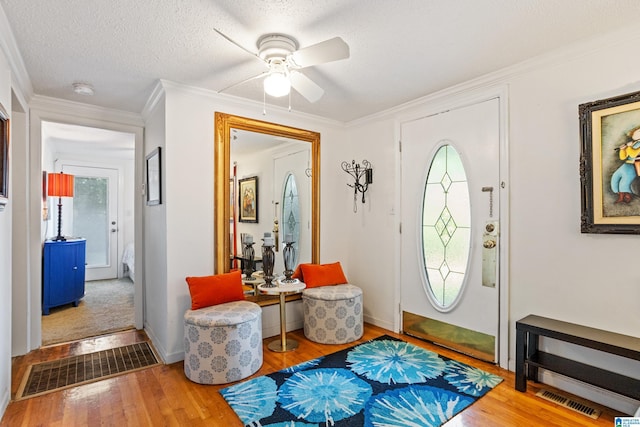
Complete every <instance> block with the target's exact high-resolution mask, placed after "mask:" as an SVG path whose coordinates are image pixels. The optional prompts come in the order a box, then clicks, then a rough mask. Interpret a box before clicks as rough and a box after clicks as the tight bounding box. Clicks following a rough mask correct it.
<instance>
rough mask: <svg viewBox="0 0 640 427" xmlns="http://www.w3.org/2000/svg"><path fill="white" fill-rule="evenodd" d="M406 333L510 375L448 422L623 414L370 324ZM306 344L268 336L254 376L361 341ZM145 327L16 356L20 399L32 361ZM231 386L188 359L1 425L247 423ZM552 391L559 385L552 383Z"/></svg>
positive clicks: (126, 337) (100, 385) (46, 402)
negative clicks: (192, 376)
mask: <svg viewBox="0 0 640 427" xmlns="http://www.w3.org/2000/svg"><path fill="white" fill-rule="evenodd" d="M385 334H387V335H391V336H395V337H398V338H401V339H403V340H405V341H407V342H410V343H413V344H415V345H418V346H420V347H423V348H425V349H428V350H431V351H434V352H437V353H439V354H441V355H443V356H446V357H449V358H452V359H456V360H459V361H461V362H464V363H467V364H469V365H472V366H475V367H478V368H480V369H483V370H485V371H488V372H491V373H494V374H497V375H500V376H502V377H503V378H504V379H505V380H504V381H503V382H502V383H501V384H499V385H498V386H497V387H496V388H495V389H494V390H492V391H490V392H489V393H488V394H487V395H486V396H484V397H483V398H481V399H480V400H478V401H477V402H476V403H474V404H473V405H471V406H470V407H469V408H467V409H465V410H464V411H462V412H461V413H460V414H458V415H457V416H455V417H454V418H453V419H451V420H450V421H449V422H448V423H446V424H445V426H448V427H462V426H465V427H471V426H473V427H475V426H477V427H486V426H501V427H509V426H513V427H516V426H517V427H522V426H528V427H530V426H544V427H549V426H572V427H573V426H603V427H604V426H606V427H611V426H613V425H614V417H615V416H616V415H621V414H616V413H615V411H613V410H611V409H608V408H605V407H601V406H599V405H595V407H596V408H598V409H600V410H602V414H601V415H600V417H599V418H598V419H597V420H593V419H591V418H589V417H587V416H585V415H583V414H580V413H577V412H575V411H572V410H570V409H567V408H564V407H562V406H560V405H557V404H555V403H552V402H549V401H547V400H544V399H541V398H539V397H537V396H536V395H535V394H536V392H537V391H538V390H539V389H541V388H542V387H543V385H542V384H537V383H533V382H529V387H528V390H527V392H526V393H520V392H518V391H516V390H515V389H514V375H513V373H512V372H509V371H506V370H504V369H501V368H499V367H497V366H495V365H493V364H490V363H486V362H481V361H479V360H477V359H473V358H471V357H467V356H464V355H461V354H459V353H455V352H453V351H450V350H447V349H445V348H442V347H439V346H436V345H433V344H430V343H427V342H424V341H422V340H419V339H416V338H412V337H409V336H406V335H400V334H394V333H392V332H390V331H388V330H386V329H382V328H379V327H376V326H372V325H369V324H365V330H364V336H363V337H362V338H361V339H360V340H359V341H357V342H356V343H359V342H364V341H367V340H370V339H373V338H376V337H379V336H381V335H385ZM289 335H290V336H291V337H292V338H294V339H296V340H297V341H298V342H299V343H300V346H299V348H298V349H297V350H295V351H292V352H289V353H275V352H272V351H269V350H268V349H267V346H266V344H267V343H268V342H270V341H271V340H273V339H274V338H267V339H265V340H264V342H263V345H264V364H263V366H262V368H260V370H259V371H258V372H257V373H256V374H254V376H260V375H264V374H268V373H271V372H274V371H278V370H280V369H283V368H286V367H289V366H292V365H295V364H298V363H301V362H304V361H307V360H310V359H313V358H316V357H319V356H322V355H325V354H330V353H333V352H335V351H338V350H341V349H343V348H347V347H350V346H352V345H354V344H356V343H350V344H343V345H323V344H318V343H314V342H311V341H309V340H307V339H306V338H305V337H304V333H303V331H302V330H296V331H292V332H290V333H289ZM148 340H149V339H148V337H147V335H146V334H145V333H144V332H143V331H127V332H121V333H117V334H113V335H108V336H103V337H96V338H92V339H87V340H82V341H77V342H73V343H67V344H63V345H59V346H50V347H44V348H42V349H39V350H37V351H33V352H31V353H29V354H27V355H25V356H20V357H16V358H14V360H13V365H12V397H14V396H15V393H16V392H17V390H18V386H19V384H20V382H21V380H22V378H23V376H24V374H25V372H26V370H27V367H28V366H29V365H30V364H32V363H37V362H42V361H47V360H53V359H56V358H62V357H67V356H70V355H77V354H85V353H90V352H95V351H100V350H104V349H108V348H113V347H119V346H123V345H128V344H132V343H136V342H141V341H148ZM225 386H226V385H220V386H213V385H208V386H207V385H200V384H195V383H193V382H191V381H189V380H188V379H187V378H186V377H185V375H184V370H183V364H182V362H178V363H173V364H169V365H159V366H155V367H152V368H148V369H145V370H141V371H136V372H132V373H128V374H124V375H121V376H117V377H113V378H109V379H106V380H102V381H99V382H95V383H92V384H87V385H82V386H78V387H74V388H69V389H66V390H62V391H56V392H52V393H49V394H46V395H43V396H39V397H33V398H30V399H24V400H20V401H12V402H11V403H10V404H9V406H8V408H7V410H6V412H5V414H4V416H3V418H2V421H1V422H0V426H2V427H20V426H23V427H27V426H60V427H73V426H83V427H84V426H88V425H102V426H117V427H124V426H136V427H139V426H154V427H155V426H220V427H241V426H242V423H241V422H240V420H239V419H238V417H237V416H236V415H235V413H234V412H233V411H232V409H231V408H230V407H229V406H228V405H227V403H226V402H225V400H224V399H223V398H222V396H221V395H220V394H219V393H218V390H219V389H220V388H223V387H225ZM544 388H547V389H550V390H552V391H557V390H554V389H553V388H551V387H547V386H544Z"/></svg>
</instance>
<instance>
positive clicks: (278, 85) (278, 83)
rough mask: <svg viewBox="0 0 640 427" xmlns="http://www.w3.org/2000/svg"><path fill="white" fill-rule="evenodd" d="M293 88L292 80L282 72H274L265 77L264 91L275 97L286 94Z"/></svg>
mask: <svg viewBox="0 0 640 427" xmlns="http://www.w3.org/2000/svg"><path fill="white" fill-rule="evenodd" d="M290 90H291V81H289V78H288V77H287V76H286V75H285V74H284V73H280V72H272V73H271V74H269V75H268V76H267V77H266V78H265V79H264V91H265V92H267V94H269V95H271V96H273V97H276V98H278V97H281V96H285V95H287V94H288V93H289V91H290Z"/></svg>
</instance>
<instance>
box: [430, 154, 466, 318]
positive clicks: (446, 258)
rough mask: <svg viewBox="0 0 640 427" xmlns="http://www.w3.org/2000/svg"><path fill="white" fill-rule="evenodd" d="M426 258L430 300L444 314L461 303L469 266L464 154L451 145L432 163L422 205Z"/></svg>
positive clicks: (436, 156) (435, 156) (436, 155)
mask: <svg viewBox="0 0 640 427" xmlns="http://www.w3.org/2000/svg"><path fill="white" fill-rule="evenodd" d="M421 228H422V236H421V238H422V256H423V261H424V269H425V274H426V278H427V284H428V287H427V288H428V289H427V293H428V295H429V300H430V301H431V302H432V303H433V304H434V306H435V307H436V308H437V309H439V310H442V311H446V310H450V309H451V308H453V307H454V306H455V303H456V302H457V301H458V300H459V299H460V296H461V295H462V291H463V287H464V283H465V281H464V278H465V274H466V271H467V266H468V263H469V253H470V244H471V204H470V199H469V186H468V182H467V174H466V172H465V169H464V165H463V164H462V160H461V158H460V154H459V153H458V152H457V151H456V150H455V148H454V147H452V146H451V145H449V144H446V145H443V146H441V147H440V148H439V149H438V151H437V152H436V154H435V155H434V157H433V160H432V161H431V165H430V166H429V173H428V174H427V179H426V183H425V187H424V198H423V204H422V227H421Z"/></svg>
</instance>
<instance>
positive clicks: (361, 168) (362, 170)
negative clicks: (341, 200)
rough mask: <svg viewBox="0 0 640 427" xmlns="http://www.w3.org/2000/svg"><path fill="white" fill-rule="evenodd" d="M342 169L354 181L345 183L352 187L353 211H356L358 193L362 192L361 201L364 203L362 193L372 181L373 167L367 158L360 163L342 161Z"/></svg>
mask: <svg viewBox="0 0 640 427" xmlns="http://www.w3.org/2000/svg"><path fill="white" fill-rule="evenodd" d="M341 167H342V170H343V171H345V172H346V173H348V174H349V175H351V177H352V178H353V180H354V182H353V184H347V186H349V187H351V188H353V211H354V212H357V211H358V203H357V200H358V193H362V203H364V193H366V192H367V190H368V189H369V184H371V183H373V169H372V168H371V163H369V162H368V161H367V160H363V161H362V165H360V163H356V161H355V160H352V161H351V163H349V162H342V165H341Z"/></svg>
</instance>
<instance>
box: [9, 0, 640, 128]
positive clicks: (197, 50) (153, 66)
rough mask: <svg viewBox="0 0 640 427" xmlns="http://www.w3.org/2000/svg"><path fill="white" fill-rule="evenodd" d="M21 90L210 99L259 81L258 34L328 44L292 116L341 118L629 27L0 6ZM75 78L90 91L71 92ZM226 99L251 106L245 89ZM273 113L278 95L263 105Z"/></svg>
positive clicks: (239, 8)
mask: <svg viewBox="0 0 640 427" xmlns="http://www.w3.org/2000/svg"><path fill="white" fill-rule="evenodd" d="M0 6H1V7H2V8H3V10H4V11H5V13H6V15H7V17H8V20H9V23H10V25H11V28H12V31H13V34H14V35H15V38H16V41H17V45H18V48H19V50H20V52H21V53H22V56H23V59H24V62H25V65H26V68H27V70H28V73H29V76H30V79H31V83H32V85H33V89H34V93H36V94H39V95H45V96H50V97H55V98H62V99H69V100H73V101H79V102H84V103H89V104H95V105H98V106H103V107H108V108H115V109H119V110H124V111H132V112H138V113H139V112H141V111H142V109H143V107H144V105H145V102H146V101H147V99H148V98H149V96H150V94H151V91H152V89H153V87H154V86H155V84H156V83H157V81H158V79H166V80H170V81H173V82H176V83H180V84H185V85H190V86H196V87H200V88H205V89H209V90H212V91H219V90H221V89H223V88H225V87H227V86H229V85H231V84H233V83H235V82H237V81H240V80H243V79H245V78H247V77H250V76H253V75H256V74H259V73H260V72H262V71H264V65H263V64H262V63H261V62H260V61H258V60H257V59H256V58H254V57H252V56H251V55H249V54H248V53H247V52H245V51H243V50H241V49H239V48H238V47H237V46H234V45H233V44H231V43H230V42H229V41H227V40H225V39H224V38H223V37H221V36H220V35H218V34H216V33H215V32H214V31H213V28H218V29H220V30H221V31H222V32H224V33H225V34H227V35H228V36H229V37H231V38H232V39H234V40H235V41H236V42H238V43H240V44H241V45H242V46H245V47H246V48H247V49H248V50H250V51H253V52H255V51H257V47H256V41H257V39H258V38H259V37H260V36H261V35H264V34H267V33H274V32H277V33H284V34H287V35H290V36H292V37H294V38H295V39H296V40H297V41H298V43H299V45H300V47H305V46H309V45H312V44H315V43H318V42H321V41H324V40H327V39H329V38H332V37H335V36H339V37H341V38H342V39H343V40H344V41H346V42H347V43H348V44H349V46H350V50H351V56H350V58H349V59H346V60H342V61H337V62H332V63H328V64H322V65H319V66H316V67H312V68H308V69H305V70H304V71H305V74H306V75H307V76H308V77H310V78H311V79H313V80H314V81H315V82H316V83H317V84H319V85H320V86H321V87H323V88H324V89H325V94H324V96H323V97H322V98H321V99H320V100H319V101H318V102H316V103H314V104H311V103H309V102H308V101H306V100H305V99H304V98H302V97H301V96H299V95H298V94H296V93H294V94H293V96H292V99H291V105H292V109H293V110H295V111H302V112H306V113H310V114H314V115H318V116H323V117H328V118H332V119H336V120H339V121H342V122H348V121H351V120H354V119H357V118H360V117H363V116H366V115H369V114H372V113H376V112H379V111H382V110H385V109H388V108H391V107H393V106H396V105H399V104H401V103H404V102H407V101H411V100H413V99H416V98H418V97H421V96H424V95H428V94H430V93H434V92H436V91H438V90H441V89H443V88H447V87H450V86H452V85H455V84H458V83H461V82H464V81H467V80H470V79H473V78H475V77H479V76H481V75H484V74H486V73H488V72H491V71H495V70H498V69H501V68H503V67H506V66H509V65H512V64H515V63H517V62H520V61H523V60H526V59H528V58H531V57H533V56H537V55H540V54H542V53H545V52H548V51H550V50H554V49H558V48H560V47H562V46H565V45H567V44H571V43H575V42H578V41H581V40H584V39H587V38H590V37H593V36H595V35H597V33H601V32H609V31H612V30H615V29H618V28H621V27H625V26H630V25H637V24H636V22H635V21H636V20H637V17H638V12H640V1H638V0H368V1H365V0H264V1H258V0H254V1H251V2H249V1H238V0H110V1H104V0H56V1H51V0H0ZM76 81H79V82H87V83H90V84H92V85H93V86H94V87H95V95H94V96H92V97H86V96H81V95H76V94H74V93H73V92H72V91H71V85H72V83H73V82H76ZM226 93H227V94H229V95H233V96H238V97H243V98H249V99H253V100H257V101H262V99H263V92H262V87H261V84H260V82H259V81H255V80H254V81H252V82H250V83H247V84H244V85H241V86H238V87H235V88H233V89H231V90H229V91H228V92H226ZM267 102H268V103H271V104H275V105H281V106H286V103H287V100H286V97H285V99H278V100H276V99H275V98H267Z"/></svg>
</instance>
